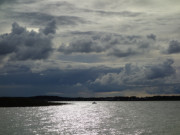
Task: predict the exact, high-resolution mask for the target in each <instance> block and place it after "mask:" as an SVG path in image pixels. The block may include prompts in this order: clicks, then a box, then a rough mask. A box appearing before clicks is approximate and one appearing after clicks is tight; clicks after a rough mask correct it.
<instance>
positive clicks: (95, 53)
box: [0, 0, 180, 97]
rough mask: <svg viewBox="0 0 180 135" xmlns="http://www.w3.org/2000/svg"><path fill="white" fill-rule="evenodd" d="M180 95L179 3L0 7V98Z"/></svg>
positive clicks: (21, 0) (8, 0)
mask: <svg viewBox="0 0 180 135" xmlns="http://www.w3.org/2000/svg"><path fill="white" fill-rule="evenodd" d="M37 95H53V96H63V97H111V96H139V97H142V96H154V95H180V1H179V0H111V1H110V0H88V1H85V0H67V1H63V0H38V1H36V0H0V96H37Z"/></svg>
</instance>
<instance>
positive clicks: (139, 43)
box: [59, 31, 156, 57]
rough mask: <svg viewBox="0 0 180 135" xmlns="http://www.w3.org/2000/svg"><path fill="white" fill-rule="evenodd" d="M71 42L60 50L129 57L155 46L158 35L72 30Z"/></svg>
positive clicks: (69, 52) (64, 44)
mask: <svg viewBox="0 0 180 135" xmlns="http://www.w3.org/2000/svg"><path fill="white" fill-rule="evenodd" d="M73 36H75V38H73V39H72V41H71V42H70V43H63V44H62V45H61V46H60V48H59V51H60V52H63V53H65V54H71V53H93V52H96V53H101V52H106V54H107V55H109V56H116V57H128V56H131V55H137V54H142V53H143V52H144V50H145V49H148V48H149V46H150V45H152V46H153V44H154V42H155V40H156V36H155V35H154V34H150V35H147V37H143V36H138V35H119V34H113V33H101V32H91V31H89V32H72V37H73Z"/></svg>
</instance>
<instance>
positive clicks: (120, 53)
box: [108, 48, 138, 57]
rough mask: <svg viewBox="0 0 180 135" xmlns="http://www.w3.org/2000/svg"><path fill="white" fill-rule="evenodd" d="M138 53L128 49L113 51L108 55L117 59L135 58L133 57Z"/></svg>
mask: <svg viewBox="0 0 180 135" xmlns="http://www.w3.org/2000/svg"><path fill="white" fill-rule="evenodd" d="M137 54H138V53H137V52H136V51H134V50H132V49H131V48H128V49H127V50H125V51H122V50H120V49H115V48H114V49H113V51H111V52H110V53H109V54H108V55H111V56H116V57H128V56H133V55H137Z"/></svg>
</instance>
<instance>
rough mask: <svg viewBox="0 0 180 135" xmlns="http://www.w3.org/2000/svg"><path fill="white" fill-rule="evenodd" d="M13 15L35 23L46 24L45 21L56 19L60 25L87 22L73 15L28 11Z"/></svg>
mask: <svg viewBox="0 0 180 135" xmlns="http://www.w3.org/2000/svg"><path fill="white" fill-rule="evenodd" d="M12 16H14V17H16V18H19V19H20V20H23V21H26V22H28V23H32V24H33V25H39V24H44V22H47V21H49V20H56V23H57V24H58V25H77V24H82V23H86V21H85V20H84V19H83V18H81V17H78V16H71V15H59V16H55V15H50V14H46V13H40V12H27V13H21V12H15V13H13V14H12Z"/></svg>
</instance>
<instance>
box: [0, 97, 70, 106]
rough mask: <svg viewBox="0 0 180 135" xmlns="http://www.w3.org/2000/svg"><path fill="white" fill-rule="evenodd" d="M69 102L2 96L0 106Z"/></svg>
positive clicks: (49, 104) (50, 104)
mask: <svg viewBox="0 0 180 135" xmlns="http://www.w3.org/2000/svg"><path fill="white" fill-rule="evenodd" d="M65 104H68V103H57V102H56V103H55V102H50V101H48V100H43V99H34V98H0V107H38V106H58V105H65Z"/></svg>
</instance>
